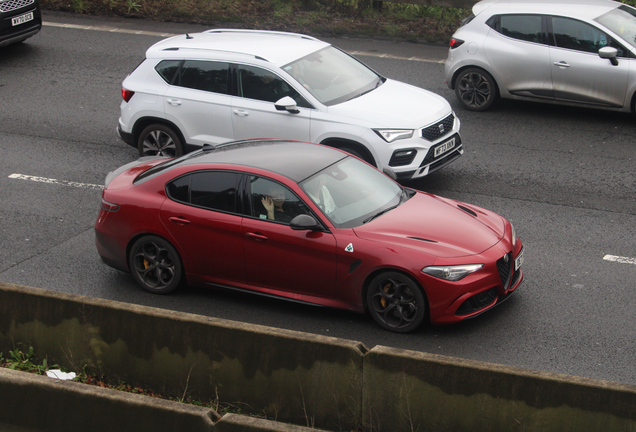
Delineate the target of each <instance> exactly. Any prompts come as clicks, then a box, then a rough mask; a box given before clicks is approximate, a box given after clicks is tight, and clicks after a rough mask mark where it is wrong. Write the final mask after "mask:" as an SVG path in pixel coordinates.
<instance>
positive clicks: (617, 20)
mask: <svg viewBox="0 0 636 432" xmlns="http://www.w3.org/2000/svg"><path fill="white" fill-rule="evenodd" d="M596 21H598V22H599V23H601V24H603V25H604V26H605V27H607V28H608V29H610V30H611V31H613V32H614V33H616V34H617V35H619V36H620V37H622V38H623V40H624V41H625V42H627V43H628V44H630V45H631V46H633V47H636V9H634V8H632V7H629V6H627V5H622V6H620V7H618V8H616V9H614V10H612V11H610V12H608V13H606V14H605V15H601V16H600V17H598V18H596Z"/></svg>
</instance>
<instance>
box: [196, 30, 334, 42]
mask: <svg viewBox="0 0 636 432" xmlns="http://www.w3.org/2000/svg"><path fill="white" fill-rule="evenodd" d="M203 33H247V34H259V33H261V34H267V35H276V36H288V37H296V38H302V39H309V40H313V41H318V42H322V41H321V40H319V39H316V38H315V37H313V36H307V35H304V34H300V33H290V32H279V31H269V30H249V29H210V30H205V31H204V32H203Z"/></svg>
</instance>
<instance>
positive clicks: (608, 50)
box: [598, 46, 618, 66]
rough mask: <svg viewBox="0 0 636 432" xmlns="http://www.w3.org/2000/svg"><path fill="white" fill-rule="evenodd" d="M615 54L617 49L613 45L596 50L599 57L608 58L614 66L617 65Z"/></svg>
mask: <svg viewBox="0 0 636 432" xmlns="http://www.w3.org/2000/svg"><path fill="white" fill-rule="evenodd" d="M617 55H618V50H617V49H616V48H613V47H608V46H606V47H603V48H601V49H600V50H598V56H599V57H600V58H604V59H609V61H610V62H612V64H613V65H614V66H618V60H617V59H616V56H617Z"/></svg>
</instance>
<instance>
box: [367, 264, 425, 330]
mask: <svg viewBox="0 0 636 432" xmlns="http://www.w3.org/2000/svg"><path fill="white" fill-rule="evenodd" d="M367 307H368V310H369V313H370V314H371V316H372V317H373V319H374V320H375V321H376V322H377V323H378V324H380V325H381V326H382V327H384V328H385V329H387V330H389V331H392V332H396V333H408V332H411V331H413V330H415V329H416V328H418V327H419V326H420V324H422V321H423V320H424V315H425V312H426V301H425V300H424V295H423V294H422V290H421V289H420V287H419V286H418V285H417V284H416V283H415V282H414V281H413V280H412V279H411V278H409V277H408V276H406V275H404V274H402V273H398V272H386V273H382V274H380V275H378V276H377V277H376V278H375V279H373V281H372V282H371V285H370V286H369V289H368V291H367Z"/></svg>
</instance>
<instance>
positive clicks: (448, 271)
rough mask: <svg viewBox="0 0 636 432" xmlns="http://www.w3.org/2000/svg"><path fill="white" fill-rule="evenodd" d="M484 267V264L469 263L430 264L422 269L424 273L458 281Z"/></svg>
mask: <svg viewBox="0 0 636 432" xmlns="http://www.w3.org/2000/svg"><path fill="white" fill-rule="evenodd" d="M482 268H484V265H483V264H468V265H455V266H429V267H424V268H423V269H422V273H426V274H429V275H431V276H435V277H436V278H440V279H444V280H447V281H453V282H456V281H458V280H462V279H464V278H465V277H466V276H468V275H469V274H471V273H475V272H476V271H478V270H481V269H482Z"/></svg>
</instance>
